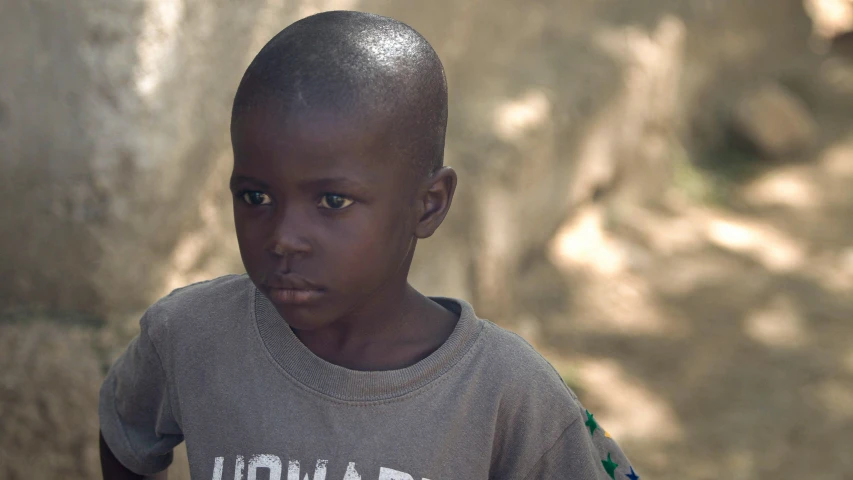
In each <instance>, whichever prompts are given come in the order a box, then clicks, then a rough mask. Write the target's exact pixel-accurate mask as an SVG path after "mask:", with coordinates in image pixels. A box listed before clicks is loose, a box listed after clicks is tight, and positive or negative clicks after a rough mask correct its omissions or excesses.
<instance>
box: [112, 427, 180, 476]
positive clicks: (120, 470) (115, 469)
mask: <svg viewBox="0 0 853 480" xmlns="http://www.w3.org/2000/svg"><path fill="white" fill-rule="evenodd" d="M98 436H99V437H100V440H99V442H100V445H101V473H102V474H103V476H104V480H168V478H169V474H168V469H167V470H163V471H162V472H160V473H158V474H156V475H153V476H148V477H146V476H144V475H139V474H136V473H133V472H131V471H130V470H128V469H127V468H126V467H125V466H124V465H122V464H121V462H119V461H118V459H117V458H116V457H115V455H113V452H112V450H110V447H109V446H108V445H107V442H106V441H105V440H104V435H103V434H101V433H100V432H99V434H98Z"/></svg>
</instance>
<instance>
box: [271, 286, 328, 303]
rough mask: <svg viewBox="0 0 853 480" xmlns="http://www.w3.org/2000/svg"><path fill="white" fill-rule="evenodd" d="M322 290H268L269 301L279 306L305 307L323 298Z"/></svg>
mask: <svg viewBox="0 0 853 480" xmlns="http://www.w3.org/2000/svg"><path fill="white" fill-rule="evenodd" d="M323 293H324V292H323V291H322V290H302V289H297V288H270V289H269V296H270V299H271V300H272V301H273V302H275V303H279V304H285V305H305V304H308V303H312V302H315V301H317V300H319V299H320V297H322V296H323Z"/></svg>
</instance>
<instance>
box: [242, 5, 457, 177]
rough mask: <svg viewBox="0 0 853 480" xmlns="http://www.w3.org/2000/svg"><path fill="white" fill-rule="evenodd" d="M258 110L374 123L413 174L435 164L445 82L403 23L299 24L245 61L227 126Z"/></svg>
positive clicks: (339, 17)
mask: <svg viewBox="0 0 853 480" xmlns="http://www.w3.org/2000/svg"><path fill="white" fill-rule="evenodd" d="M260 107H263V108H264V110H265V111H266V112H269V111H270V110H269V109H270V108H272V109H273V110H274V111H276V112H278V113H280V114H283V115H288V116H289V115H293V114H296V115H298V114H300V113H303V112H308V111H316V110H321V111H328V112H334V113H336V114H341V115H343V116H344V117H346V118H348V119H351V120H352V121H355V122H357V123H364V124H373V123H374V122H377V121H380V122H382V123H381V127H380V128H382V129H383V135H382V136H383V139H387V142H388V143H389V144H391V145H392V146H393V147H394V149H395V151H397V152H399V153H400V154H401V157H402V158H404V159H408V160H410V161H411V162H412V167H414V168H416V171H418V173H421V174H424V173H430V172H432V171H435V170H436V169H438V168H439V167H441V166H442V164H443V157H444V136H445V130H446V127H447V83H446V80H445V76H444V69H443V67H442V65H441V61H440V60H439V58H438V55H437V54H436V53H435V50H433V48H432V46H430V44H429V43H428V42H427V41H426V39H424V38H423V37H422V36H421V35H420V34H419V33H418V32H416V31H415V30H414V29H412V28H411V27H409V26H408V25H406V24H404V23H402V22H399V21H397V20H393V19H391V18H387V17H381V16H378V15H373V14H369V13H361V12H348V11H335V12H324V13H319V14H317V15H313V16H310V17H307V18H304V19H302V20H300V21H298V22H296V23H293V24H292V25H290V26H289V27H287V28H285V29H284V30H282V31H281V32H280V33H279V34H278V35H276V36H275V37H273V39H272V40H270V41H269V42H268V43H267V44H266V45H265V46H264V48H263V49H261V51H260V52H259V53H258V55H257V56H256V57H255V59H254V60H253V61H252V63H251V65H249V68H248V69H247V70H246V73H245V74H244V76H243V79H242V81H241V82H240V86H239V87H238V89H237V94H236V96H235V99H234V107H233V110H232V115H231V124H232V131H233V128H234V125H236V124H238V123H239V122H240V120H241V119H242V118H243V117H244V116H245V115H247V114H248V113H251V112H253V111H256V110H258V109H259V108H260Z"/></svg>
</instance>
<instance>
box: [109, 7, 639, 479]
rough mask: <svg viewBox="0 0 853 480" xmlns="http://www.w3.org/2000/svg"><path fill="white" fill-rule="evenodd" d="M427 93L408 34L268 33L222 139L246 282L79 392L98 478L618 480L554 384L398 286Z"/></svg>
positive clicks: (419, 221) (603, 444)
mask: <svg viewBox="0 0 853 480" xmlns="http://www.w3.org/2000/svg"><path fill="white" fill-rule="evenodd" d="M446 124H447V87H446V82H445V77H444V70H443V68H442V65H441V62H440V61H439V59H438V56H437V55H436V53H435V51H433V49H432V47H431V46H430V45H429V44H428V43H427V41H426V40H425V39H424V38H423V37H421V36H420V35H419V34H418V33H417V32H415V31H414V30H413V29H412V28H410V27H408V26H407V25H404V24H402V23H400V22H397V21H395V20H392V19H389V18H385V17H379V16H375V15H370V14H365V13H357V12H327V13H321V14H318V15H314V16H312V17H308V18H306V19H303V20H301V21H299V22H296V23H294V24H293V25H291V26H289V27H288V28H286V29H285V30H283V31H282V32H281V33H279V34H278V35H277V36H276V37H275V38H273V39H272V40H271V41H270V42H269V43H268V44H267V45H266V46H265V47H264V48H263V49H262V50H261V52H260V53H259V54H258V56H257V57H256V58H255V59H254V61H253V62H252V64H251V65H250V66H249V68H248V70H247V71H246V73H245V75H244V77H243V80H242V82H241V83H240V86H239V88H238V90H237V94H236V97H235V100H234V108H233V113H232V119H231V138H232V144H233V148H234V170H233V174H232V177H231V190H232V192H233V194H234V219H235V223H236V229H237V238H238V241H239V245H240V253H241V256H242V259H243V263H244V265H245V267H246V271H247V275H232V276H226V277H222V278H218V279H215V280H211V281H208V282H202V283H198V284H195V285H191V286H188V287H185V288H182V289H179V290H176V291H174V292H172V293H171V294H170V295H168V296H167V297H165V298H163V299H162V300H160V301H159V302H157V303H156V304H155V305H154V306H152V307H151V308H150V309H149V310H148V311H147V312H146V313H145V315H144V316H143V318H142V320H141V322H140V324H141V333H140V334H139V336H138V337H136V338H135V339H134V340H133V341H132V342H131V344H130V345H129V347H128V349H127V351H126V352H125V353H124V354H123V355H122V356H121V357H120V358H119V359H118V360H117V362H116V363H115V365H113V367H112V369H111V370H110V372H109V374H108V375H107V378H106V380H105V382H104V385H103V387H102V389H101V403H100V422H101V430H102V437H101V449H102V465H103V468H104V477H105V478H107V479H122V478H140V475H153V474H156V473H157V472H161V471H164V470H165V469H166V468H167V467H168V466H169V464H170V463H171V460H172V453H171V452H172V449H173V448H174V447H175V446H176V445H177V444H179V443H180V442H181V441H184V440H186V442H187V452H188V456H189V463H190V471H191V475H192V478H193V479H196V480H202V479H204V480H208V479H212V480H225V479H227V480H231V479H232V478H233V479H234V480H243V479H247V480H256V479H270V480H284V479H286V480H310V479H313V480H337V479H343V480H361V479H363V480H370V479H377V480H427V479H432V480H468V479H472V480H487V479H498V480H525V479H527V480H532V479H537V480H540V479H541V480H545V479H579V480H581V479H582V480H586V479H607V478H613V479H616V478H618V479H626V478H627V479H630V480H635V479H637V478H639V477H638V476H637V474H636V473H635V472H634V470H633V468H632V467H631V466H630V464H629V462H628V460H627V459H626V458H625V456H624V455H623V453H622V452H621V451H620V449H619V447H618V446H617V445H616V443H614V441H613V440H612V439H611V438H610V436H609V435H608V434H607V433H606V432H605V431H604V429H602V428H601V427H600V426H599V425H598V424H597V423H596V421H595V419H594V418H593V416H592V415H591V414H590V413H589V412H587V411H585V410H584V408H583V407H582V406H581V404H580V402H579V401H578V399H577V397H576V396H575V395H574V394H573V393H572V392H571V391H570V390H569V389H568V388H567V387H566V385H565V384H564V383H563V382H562V380H561V378H560V376H559V375H558V374H557V373H556V372H555V371H554V369H553V368H552V367H551V366H550V365H549V364H548V362H546V361H545V360H544V359H543V358H542V357H541V356H540V355H538V354H537V353H536V352H535V351H534V350H533V348H531V347H530V346H529V345H528V344H527V343H525V342H524V341H523V340H521V339H520V338H519V337H518V336H516V335H514V334H512V333H509V332H507V331H505V330H503V329H501V328H499V327H497V326H496V325H494V324H492V323H490V322H488V321H485V320H481V319H479V318H477V316H476V315H475V314H474V311H473V309H472V307H471V305H469V304H468V303H466V302H464V301H462V300H456V299H451V298H428V297H425V296H423V295H421V294H420V293H418V292H417V291H416V290H415V289H414V288H412V287H411V286H410V285H409V284H408V283H407V280H406V278H407V274H408V271H409V266H410V264H411V261H412V256H413V255H414V251H415V244H416V243H417V240H418V239H421V238H427V237H429V236H430V235H432V234H433V232H435V230H436V229H437V228H438V226H439V225H440V224H441V222H442V220H444V217H445V216H446V215H447V212H448V209H449V208H450V203H451V200H452V198H453V192H454V190H455V188H456V174H455V172H454V171H453V170H452V169H451V168H449V167H444V166H442V165H443V150H444V136H445V128H446Z"/></svg>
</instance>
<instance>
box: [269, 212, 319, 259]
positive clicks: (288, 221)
mask: <svg viewBox="0 0 853 480" xmlns="http://www.w3.org/2000/svg"><path fill="white" fill-rule="evenodd" d="M282 217H284V218H280V219H279V221H278V224H277V225H276V228H275V231H274V232H273V236H272V241H271V242H270V246H269V251H270V252H271V253H272V254H274V255H276V256H279V257H283V256H291V255H307V254H309V253H311V243H310V242H309V241H308V239H307V238H306V237H305V235H304V234H303V230H304V229H305V224H304V222H300V221H299V219H298V218H294V217H295V215H283V216H282ZM288 217H290V218H288Z"/></svg>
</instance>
